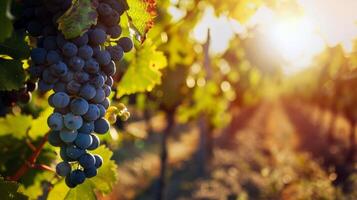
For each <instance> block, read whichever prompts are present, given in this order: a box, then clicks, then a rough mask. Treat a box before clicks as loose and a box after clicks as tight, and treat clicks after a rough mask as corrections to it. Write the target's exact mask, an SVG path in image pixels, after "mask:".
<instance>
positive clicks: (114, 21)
mask: <svg viewBox="0 0 357 200" xmlns="http://www.w3.org/2000/svg"><path fill="white" fill-rule="evenodd" d="M101 20H102V21H103V23H104V24H105V25H107V26H109V27H111V26H115V25H118V24H119V22H120V15H119V13H118V12H117V11H116V10H113V11H112V12H111V13H110V14H109V15H108V16H105V17H102V18H101Z"/></svg>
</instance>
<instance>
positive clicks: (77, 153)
mask: <svg viewBox="0 0 357 200" xmlns="http://www.w3.org/2000/svg"><path fill="white" fill-rule="evenodd" d="M84 153H85V150H83V149H80V148H78V147H76V146H75V145H71V146H68V147H67V148H66V155H67V156H68V157H69V158H72V159H78V158H79V157H81V156H82V155H83V154H84Z"/></svg>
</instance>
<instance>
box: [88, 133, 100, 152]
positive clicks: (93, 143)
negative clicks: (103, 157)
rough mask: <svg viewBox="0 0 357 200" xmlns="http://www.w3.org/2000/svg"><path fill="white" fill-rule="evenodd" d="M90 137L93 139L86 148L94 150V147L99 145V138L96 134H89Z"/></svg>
mask: <svg viewBox="0 0 357 200" xmlns="http://www.w3.org/2000/svg"><path fill="white" fill-rule="evenodd" d="M91 137H92V140H93V141H92V144H91V145H90V146H89V147H88V148H87V149H88V150H94V149H96V148H98V147H99V145H100V140H99V138H98V136H96V135H94V134H91Z"/></svg>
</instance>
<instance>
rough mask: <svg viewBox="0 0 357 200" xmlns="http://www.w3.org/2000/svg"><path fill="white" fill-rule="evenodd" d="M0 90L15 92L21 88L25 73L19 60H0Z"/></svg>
mask: <svg viewBox="0 0 357 200" xmlns="http://www.w3.org/2000/svg"><path fill="white" fill-rule="evenodd" d="M0 69H1V73H0V90H16V89H19V88H21V87H22V86H23V83H24V81H25V72H24V69H23V68H22V62H21V61H20V60H7V59H2V58H0Z"/></svg>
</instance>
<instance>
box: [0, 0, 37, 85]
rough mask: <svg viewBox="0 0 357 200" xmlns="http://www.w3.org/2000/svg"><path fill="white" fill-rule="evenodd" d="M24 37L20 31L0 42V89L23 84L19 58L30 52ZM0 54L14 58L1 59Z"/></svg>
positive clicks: (23, 73) (26, 56)
mask: <svg viewBox="0 0 357 200" xmlns="http://www.w3.org/2000/svg"><path fill="white" fill-rule="evenodd" d="M0 5H1V4H0ZM3 28H4V27H2V29H3ZM2 29H1V30H2ZM24 38H25V36H24V34H22V33H13V34H12V35H11V37H9V38H7V39H5V40H4V41H2V42H0V68H1V70H2V71H1V72H2V73H1V74H0V90H16V89H19V88H20V87H22V86H23V83H24V81H25V78H26V76H25V71H24V70H23V67H22V66H23V64H22V62H21V60H23V59H26V58H28V56H29V53H30V50H29V47H28V46H27V44H26V42H25V39H24ZM1 55H2V56H3V57H4V56H5V57H7V58H12V59H14V60H10V59H3V58H1Z"/></svg>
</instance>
